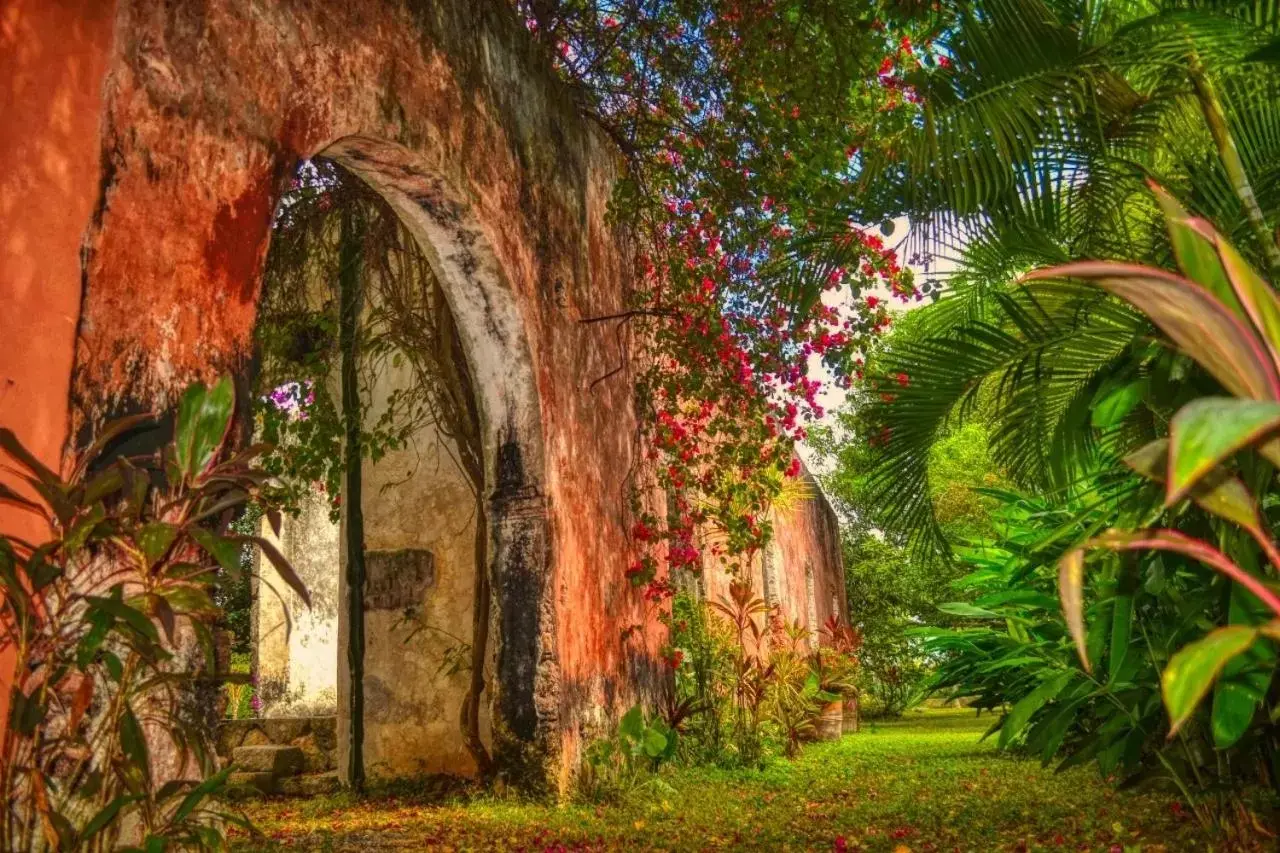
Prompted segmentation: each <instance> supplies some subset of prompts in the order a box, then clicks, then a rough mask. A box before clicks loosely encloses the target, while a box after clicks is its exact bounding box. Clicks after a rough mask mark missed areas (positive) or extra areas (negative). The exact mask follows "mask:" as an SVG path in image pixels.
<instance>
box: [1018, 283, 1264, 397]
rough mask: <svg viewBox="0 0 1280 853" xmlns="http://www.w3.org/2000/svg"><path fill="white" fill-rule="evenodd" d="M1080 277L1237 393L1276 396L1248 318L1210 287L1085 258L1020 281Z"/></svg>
mask: <svg viewBox="0 0 1280 853" xmlns="http://www.w3.org/2000/svg"><path fill="white" fill-rule="evenodd" d="M1046 278H1079V279H1084V280H1086V281H1092V282H1096V283H1097V284H1098V286H1100V287H1102V288H1103V289H1104V290H1107V291H1108V292H1110V293H1113V294H1115V295H1116V296H1118V297H1120V298H1121V299H1123V300H1125V301H1126V302H1128V303H1129V304H1131V305H1133V306H1134V307H1135V308H1137V309H1138V310H1139V311H1141V312H1142V313H1143V314H1146V315H1147V317H1148V318H1149V319H1150V320H1151V322H1153V323H1155V324H1156V325H1157V326H1158V327H1159V328H1160V330H1161V331H1163V332H1164V333H1165V334H1166V335H1168V336H1169V338H1170V339H1171V340H1172V341H1173V342H1174V343H1175V344H1176V345H1177V346H1178V348H1179V349H1180V350H1182V351H1183V352H1184V353H1186V354H1187V355H1188V356H1190V357H1191V358H1193V359H1195V360H1196V361H1197V362H1199V363H1200V365H1201V366H1202V367H1204V369H1205V370H1207V371H1209V373H1210V374H1211V375H1212V376H1213V377H1214V378H1215V379H1217V380H1218V382H1220V383H1221V384H1222V386H1223V387H1224V388H1226V389H1227V390H1228V391H1230V392H1231V393H1233V394H1235V395H1236V396H1238V397H1248V398H1250V399H1254V400H1275V399H1280V374H1277V371H1276V365H1275V363H1274V362H1273V361H1272V359H1271V355H1270V353H1269V352H1268V351H1267V349H1266V347H1264V346H1263V344H1262V341H1261V340H1259V339H1258V336H1257V335H1256V334H1255V333H1254V331H1253V329H1252V328H1250V327H1249V325H1248V324H1247V323H1246V321H1245V320H1244V319H1243V318H1241V317H1237V316H1236V315H1235V314H1234V313H1232V311H1231V309H1230V308H1228V307H1226V306H1225V305H1223V304H1222V302H1221V301H1220V300H1219V299H1217V298H1216V297H1215V296H1214V295H1213V294H1212V293H1211V292H1209V291H1208V290H1206V289H1205V288H1203V287H1201V286H1200V285H1198V284H1196V283H1195V282H1192V281H1189V280H1187V279H1185V278H1183V277H1182V276H1179V275H1175V274H1173V273H1170V272H1168V271H1166V270H1161V269H1156V268H1155V267H1144V266H1139V265H1136V264H1121V263H1114V262H1108V261H1085V262H1081V263H1074V264H1065V265H1062V266H1057V267H1050V268H1048V269H1043V270H1036V271H1035V272H1032V273H1030V274H1028V275H1026V276H1024V277H1023V280H1024V281H1035V280H1039V279H1046Z"/></svg>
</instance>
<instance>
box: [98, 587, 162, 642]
mask: <svg viewBox="0 0 1280 853" xmlns="http://www.w3.org/2000/svg"><path fill="white" fill-rule="evenodd" d="M85 601H86V602H88V604H89V606H90V607H91V608H92V609H95V610H102V611H105V612H107V613H109V614H111V615H112V616H114V617H115V618H117V619H119V620H120V621H122V622H124V623H125V624H127V625H128V626H129V627H130V628H132V629H133V630H135V631H137V632H138V633H139V634H141V635H142V636H144V637H146V638H147V639H148V640H150V641H151V642H153V643H154V642H158V641H159V640H160V635H159V634H158V633H157V632H156V626H155V625H154V624H153V623H152V622H151V620H150V619H148V618H147V616H146V614H144V613H143V612H142V611H140V610H138V609H136V608H134V607H130V606H129V605H128V604H125V603H124V602H123V601H120V600H119V599H116V598H98V597H96V596H92V595H90V596H85Z"/></svg>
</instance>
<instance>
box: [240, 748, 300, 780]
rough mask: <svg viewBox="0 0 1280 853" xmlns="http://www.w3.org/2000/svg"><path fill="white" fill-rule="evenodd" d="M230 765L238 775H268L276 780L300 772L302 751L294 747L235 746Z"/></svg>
mask: <svg viewBox="0 0 1280 853" xmlns="http://www.w3.org/2000/svg"><path fill="white" fill-rule="evenodd" d="M231 763H232V764H234V765H235V768H236V771H237V772H240V773H269V774H271V776H273V777H274V778H276V779H279V778H282V777H284V776H296V775H297V774H299V773H301V772H302V763H303V755H302V750H301V749H299V748H298V747H296V746H277V745H276V744H263V745H262V746H237V747H236V748H235V749H234V750H232V752H231Z"/></svg>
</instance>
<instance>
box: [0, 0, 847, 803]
mask: <svg viewBox="0 0 1280 853" xmlns="http://www.w3.org/2000/svg"><path fill="white" fill-rule="evenodd" d="M5 27H6V28H7V29H0V42H2V43H0V75H3V76H4V78H5V79H10V80H15V81H17V82H16V83H15V89H14V94H13V96H12V98H11V100H10V102H8V104H7V106H6V108H5V121H4V122H3V123H0V151H3V152H4V153H5V155H6V163H8V164H9V168H8V169H6V170H5V171H4V172H3V173H0V210H3V211H4V214H3V215H4V221H5V232H6V236H5V239H4V240H3V241H0V281H3V282H4V285H3V286H4V289H5V303H6V308H7V309H8V310H7V311H5V312H3V313H0V331H2V332H3V333H4V338H5V340H7V341H9V342H16V341H23V342H27V343H26V344H24V345H22V346H13V345H10V346H9V347H7V348H6V351H5V353H4V355H3V356H0V367H2V368H3V369H2V371H0V376H2V381H3V392H2V393H0V421H3V422H4V423H5V424H6V425H7V426H9V427H11V428H12V429H14V430H15V432H17V433H18V435H19V437H20V438H22V440H24V441H25V442H27V443H28V444H29V445H30V446H31V447H33V449H35V451H36V452H37V453H38V454H39V455H40V457H41V458H42V459H44V460H45V461H46V462H50V463H53V464H57V463H58V462H59V461H60V460H61V459H62V458H63V457H64V455H65V454H68V453H71V452H74V449H75V448H77V447H82V446H84V445H85V444H86V443H87V441H88V438H89V436H90V435H91V434H92V432H93V430H94V429H95V428H96V427H97V426H99V425H101V424H102V423H103V422H104V421H106V420H108V419H110V418H113V417H116V416H119V415H122V414H127V413H132V412H138V411H148V410H149V411H163V410H165V409H166V408H167V407H169V406H170V405H171V404H172V403H174V402H175V400H176V395H177V394H178V393H179V392H180V391H181V389H182V388H184V387H185V386H186V385H187V384H188V383H190V382H192V381H194V380H197V379H202V380H210V379H212V378H214V377H216V376H217V375H219V374H221V373H224V372H231V373H233V374H236V375H240V376H243V375H245V373H246V371H247V370H248V365H249V364H250V362H251V359H252V355H253V353H252V340H253V330H254V325H255V322H256V317H257V306H258V300H259V296H260V290H261V275H262V269H263V263H264V259H265V257H266V253H267V251H268V247H269V242H270V234H271V222H272V216H273V211H274V210H275V207H276V204H277V202H278V200H279V198H280V195H281V192H282V190H283V187H284V185H285V183H286V182H287V180H288V179H289V177H290V176H291V175H292V174H293V172H294V170H295V169H296V167H297V164H298V163H299V161H301V160H304V159H307V158H314V157H323V158H327V159H329V160H332V161H334V162H336V163H338V164H339V165H341V166H342V167H343V168H345V169H346V170H348V171H349V172H351V173H352V174H354V175H355V176H357V177H358V178H359V179H360V180H362V181H363V182H365V184H367V185H368V186H369V187H370V188H372V189H373V190H374V191H376V192H377V193H378V194H379V195H380V196H381V197H382V198H383V199H384V200H385V201H386V202H387V203H388V204H389V205H390V207H391V208H392V209H393V210H394V211H395V212H396V214H397V215H398V216H399V217H400V219H401V221H402V222H403V223H404V224H405V226H406V227H407V228H408V229H409V230H410V231H411V232H412V234H413V235H414V238H415V240H416V242H417V244H418V245H419V247H420V248H421V249H422V251H423V252H424V253H425V254H426V256H427V258H428V260H429V261H430V264H431V267H432V270H433V272H434V273H435V275H436V276H437V278H438V279H439V282H440V285H441V287H442V288H443V290H444V293H445V296H446V298H447V301H448V305H449V308H450V310H451V312H452V314H453V317H454V319H455V320H456V323H457V327H458V330H459V335H460V338H461V342H462V346H463V349H464V351H465V354H466V358H467V363H468V367H469V369H470V373H471V376H472V378H473V382H474V386H475V393H476V397H477V404H478V409H479V412H480V424H481V436H480V442H481V445H482V448H483V457H484V459H483V463H484V497H483V499H484V501H485V508H486V517H485V524H486V530H485V531H484V534H485V536H486V537H487V538H486V541H487V543H488V566H489V577H490V580H491V583H492V590H493V596H492V600H493V608H492V610H493V616H492V628H491V641H490V645H491V647H492V650H493V651H492V663H491V667H492V672H491V676H490V681H489V689H487V690H486V693H485V697H486V707H485V710H484V713H485V716H486V718H487V720H486V732H487V733H488V734H487V737H489V739H490V742H491V744H492V747H493V752H494V754H495V758H496V759H497V760H498V761H499V762H507V763H520V764H522V765H523V766H536V767H538V768H540V769H539V771H538V772H544V773H545V774H546V777H547V780H548V782H549V783H550V784H551V785H552V786H553V787H556V786H559V787H563V786H564V785H566V784H567V782H568V780H569V778H570V777H571V775H572V773H573V770H574V768H575V766H576V763H577V759H578V756H579V755H580V751H581V749H582V747H583V745H584V743H585V742H586V741H588V740H589V739H590V738H592V737H594V736H596V735H598V734H599V733H600V732H601V731H603V729H604V727H605V725H606V724H607V723H608V722H609V721H611V720H613V719H616V717H617V716H618V715H619V714H620V713H621V712H622V711H624V710H625V709H626V708H627V707H629V706H630V705H631V704H633V703H634V702H635V701H637V700H639V699H652V698H653V697H656V696H657V695H658V692H659V691H660V690H662V689H663V687H664V684H665V683H666V678H667V675H666V674H665V671H664V669H663V667H662V666H661V664H660V663H659V661H658V652H659V649H660V648H661V645H662V643H663V631H662V628H661V626H660V625H655V624H652V622H651V620H650V622H649V623H647V624H646V627H645V628H644V629H643V630H641V631H638V632H631V633H628V634H626V639H623V636H624V630H625V629H626V628H627V627H628V626H630V625H633V624H636V623H639V622H642V621H645V620H644V619H643V611H642V607H641V605H640V603H639V602H638V601H637V598H638V597H637V596H636V595H635V594H634V592H633V591H632V590H631V589H630V587H629V585H628V584H627V582H626V580H625V578H624V576H623V568H624V567H625V566H626V565H627V564H628V563H629V562H630V561H632V560H634V559H635V557H636V556H637V550H636V544H635V543H633V542H631V541H630V540H629V536H628V530H629V528H630V524H631V519H630V518H629V517H628V512H627V509H626V502H625V500H624V495H625V494H626V485H627V484H626V474H627V472H628V471H629V470H631V469H632V468H633V466H634V465H635V464H636V462H637V460H638V456H639V450H638V448H637V446H636V444H635V435H636V429H635V426H636V413H635V410H634V400H633V394H632V384H631V379H630V376H629V375H628V372H627V371H626V370H623V371H621V372H619V373H617V374H616V375H614V376H612V377H611V378H610V379H609V380H608V381H605V382H600V383H595V380H596V379H598V378H599V377H601V376H603V375H605V374H609V373H610V372H611V371H613V370H615V369H616V368H617V366H618V363H617V359H618V346H617V341H616V339H615V338H614V331H613V329H612V328H611V327H609V326H608V325H607V324H590V323H583V322H582V320H583V319H584V318H590V317H597V316H601V315H608V314H615V313H617V312H619V311H621V310H623V308H624V305H625V300H626V298H627V295H628V293H629V292H630V290H631V288H632V279H631V276H632V266H633V265H632V262H631V259H632V257H633V254H634V247H633V246H632V244H631V242H630V241H629V239H628V236H627V235H626V234H625V233H623V232H622V231H620V230H619V229H617V228H616V227H615V226H613V225H611V224H610V223H609V222H608V220H607V217H606V213H607V205H608V202H609V199H610V195H611V191H612V187H613V183H614V179H615V177H616V175H617V170H618V169H619V155H618V153H617V151H616V150H615V149H614V148H613V146H612V143H611V142H610V141H609V140H608V139H607V137H606V136H605V134H604V133H603V132H602V131H600V130H599V129H598V128H596V127H594V126H593V125H592V124H590V123H589V122H587V121H585V120H583V119H582V118H581V117H580V115H579V113H578V111H577V110H576V109H575V106H574V101H573V96H572V93H571V92H569V91H568V90H567V89H566V88H565V87H564V86H563V85H561V84H560V83H559V82H557V81H556V80H555V79H554V78H553V77H552V76H551V74H550V72H549V71H548V70H547V67H548V61H547V58H546V57H544V56H542V55H540V53H539V48H538V47H537V46H536V45H534V44H533V43H532V42H531V41H530V40H529V39H528V38H527V34H526V33H525V32H524V31H523V29H522V27H521V25H520V24H519V22H518V21H516V20H515V19H514V18H513V17H512V16H511V14H510V12H509V11H508V9H507V8H506V7H505V6H504V5H502V4H500V3H497V2H487V0H486V2H476V0H349V2H344V3H331V2H320V0H274V2H268V3H256V4H246V3H241V2H235V0H191V2H182V3H165V2H160V0H58V2H49V0H16V2H15V3H13V4H10V7H9V12H8V18H7V20H6V22H5ZM241 408H242V411H243V409H244V407H243V406H242V407H241ZM244 426H245V429H244V431H243V432H244V435H245V436H246V438H247V434H248V425H247V424H246V425H244ZM429 443H430V442H428V441H425V440H424V442H423V444H424V445H426V444H429ZM393 463H394V460H392V461H391V462H389V463H388V465H389V466H391V467H388V468H387V472H388V476H391V474H390V472H391V468H392V467H394V464H393ZM401 468H403V466H401ZM417 471H418V473H415V474H413V475H412V476H411V477H410V478H409V479H408V480H406V481H404V482H402V483H401V484H400V485H398V486H395V487H394V488H390V489H388V490H385V491H384V490H381V489H376V488H375V489H369V490H367V491H366V502H365V503H364V504H363V505H364V507H365V510H366V513H367V514H368V516H369V519H370V520H369V523H368V529H369V535H368V539H367V542H366V549H367V551H368V553H369V554H370V556H371V559H370V561H369V562H370V584H369V587H368V592H369V601H370V607H371V610H370V612H369V614H368V616H369V618H368V629H367V630H368V637H369V648H368V652H367V660H368V662H369V663H368V679H367V683H366V690H367V691H368V693H369V696H370V697H371V698H370V706H371V713H370V716H369V718H368V725H367V730H366V744H367V749H368V755H367V764H368V765H369V766H370V768H375V767H377V766H379V765H381V766H382V767H384V768H385V770H386V772H387V773H388V774H390V775H403V774H409V773H416V772H422V771H431V772H434V771H438V770H443V771H449V772H462V773H466V772H469V770H470V768H469V767H468V765H467V761H468V759H467V757H466V753H465V751H462V750H461V748H460V745H459V744H458V743H457V735H456V731H457V722H456V714H457V711H456V708H454V707H450V706H451V705H452V704H453V700H452V699H450V698H449V697H450V696H452V694H450V693H449V691H450V690H452V689H454V687H453V686H451V685H450V682H449V679H448V678H446V677H442V676H440V675H438V674H437V673H435V671H434V670H435V667H436V662H437V661H438V659H439V649H438V648H436V649H434V650H433V651H430V652H427V651H424V652H422V653H421V654H419V653H417V652H414V651H412V650H410V651H406V650H405V649H406V648H409V649H412V648H413V647H412V646H405V645H404V644H403V643H402V642H401V639H400V638H399V637H398V636H397V634H396V630H398V629H396V630H393V628H392V624H393V623H394V621H395V620H396V619H397V618H398V617H399V616H400V615H403V611H404V609H406V608H411V607H413V606H415V604H416V605H417V606H418V607H419V610H420V611H421V612H423V613H425V614H426V615H427V618H428V621H430V620H431V619H437V620H444V619H446V618H447V620H448V621H449V623H450V624H451V625H454V627H453V628H450V627H448V626H444V625H441V626H440V627H443V628H445V630H448V631H450V632H452V633H455V634H459V636H464V637H465V636H466V635H465V634H461V633H459V632H458V631H456V630H455V628H456V627H457V625H462V626H465V627H466V629H467V630H468V631H469V625H470V623H469V619H468V618H466V615H465V614H464V613H462V612H461V609H462V608H461V605H460V604H459V603H458V601H459V599H458V595H459V590H458V578H457V575H456V568H455V567H456V566H457V565H459V564H460V563H462V562H465V559H466V557H465V549H466V548H469V547H472V546H471V544H470V543H471V542H472V541H473V540H472V537H471V535H470V533H468V531H467V529H466V519H465V518H462V517H457V514H456V513H452V514H451V507H455V506H457V505H458V504H459V503H465V502H460V501H459V500H458V498H457V488H458V484H457V483H451V482H450V480H449V477H448V476H447V473H442V472H445V471H446V467H445V466H432V465H428V464H420V465H419V466H418V469H417ZM403 473H404V471H403V470H401V471H399V473H398V475H397V476H399V475H403ZM371 476H374V477H375V478H376V477H377V476H380V474H379V473H378V472H377V471H376V470H375V472H374V474H372V475H371ZM0 512H3V513H4V516H3V523H4V525H5V530H6V532H13V533H17V534H19V535H23V534H24V533H29V532H30V531H29V530H25V531H24V528H23V527H22V525H23V524H26V523H28V521H27V520H26V519H24V518H21V517H19V516H20V515H21V514H16V515H15V514H14V513H12V512H11V511H9V510H7V509H6V510H0ZM319 512H320V510H319V509H317V508H308V509H307V512H306V513H305V514H304V516H303V518H302V520H300V521H298V522H296V523H295V524H294V525H292V526H290V527H288V528H287V529H286V530H284V531H282V537H283V544H284V546H285V549H286V550H287V551H289V552H290V553H291V556H292V557H293V558H294V561H295V562H296V563H297V564H298V565H299V568H300V569H301V570H302V572H303V574H304V575H307V576H308V580H309V581H310V583H311V584H312V585H313V586H312V589H313V590H315V596H316V600H317V607H316V609H315V610H314V611H313V612H312V613H310V614H303V613H299V612H294V613H292V614H291V618H292V619H293V621H294V623H295V625H294V632H293V633H292V634H291V636H290V637H289V639H288V640H287V641H284V640H283V638H282V637H281V636H277V635H276V634H275V633H273V632H272V631H271V630H270V629H271V624H270V620H271V619H272V618H275V617H273V616H272V614H271V613H268V612H265V611H264V610H263V609H260V610H259V612H258V615H257V619H258V627H259V636H258V642H259V652H258V655H259V667H260V670H261V672H262V673H263V674H264V675H267V676H270V677H271V678H278V679H279V680H281V682H282V685H283V686H282V692H281V696H282V697H287V696H288V694H289V692H290V691H294V690H296V691H300V693H299V696H300V697H301V699H302V702H301V704H297V703H295V707H294V708H293V709H292V710H291V709H290V708H289V707H288V703H287V702H285V701H283V700H282V702H281V704H280V705H279V707H280V709H281V710H282V711H290V712H292V711H296V710H298V709H302V708H304V706H305V705H306V703H311V707H310V710H308V713H311V712H312V711H316V710H324V709H326V708H328V707H330V706H329V705H328V704H327V703H329V701H330V699H329V697H330V695H332V696H333V703H334V704H335V705H336V706H337V707H339V708H340V707H341V706H342V695H343V691H344V689H345V688H344V686H343V683H342V676H341V673H342V672H343V671H344V669H345V667H343V666H341V665H339V663H338V662H339V660H340V659H341V657H342V654H343V649H342V638H341V630H340V629H339V631H338V635H337V636H335V634H334V629H333V620H332V619H331V618H330V615H331V612H332V613H336V612H337V611H340V610H341V606H340V599H341V596H342V594H343V593H342V590H341V588H340V585H339V584H337V583H336V582H334V581H336V577H333V576H334V575H335V574H336V569H335V566H336V563H335V562H334V560H333V559H331V558H330V556H329V555H332V556H334V557H336V552H337V551H338V540H339V539H340V535H341V534H340V530H335V529H334V528H333V527H332V526H329V527H326V526H325V525H323V524H318V523H317V524H311V523H309V522H308V520H307V519H309V518H311V516H312V515H315V514H317V513H319ZM839 553H840V552H839V541H838V533H837V530H836V524H835V519H834V514H833V513H832V512H831V510H830V507H829V506H827V504H826V502H825V500H824V499H823V498H822V497H821V495H820V493H817V494H815V495H814V496H813V497H812V499H811V500H808V501H806V502H804V503H803V505H802V506H800V507H799V508H797V509H796V510H794V511H793V512H792V513H790V514H789V515H787V516H785V517H781V518H779V519H778V533H777V541H776V543H775V544H774V546H773V547H772V549H771V551H770V553H769V554H768V555H766V557H765V558H763V559H761V560H760V561H759V566H758V571H759V572H760V577H759V578H758V580H757V588H758V589H761V590H766V591H768V592H769V594H770V595H771V596H773V597H774V598H775V600H776V601H777V602H778V603H779V605H780V606H781V607H782V608H783V610H784V612H786V613H787V614H788V616H789V617H794V618H799V619H801V620H802V621H803V622H805V623H806V624H808V625H809V627H810V628H815V629H816V627H817V625H816V624H814V623H815V622H817V623H821V622H822V621H823V620H825V618H826V617H827V616H828V615H831V614H832V613H836V614H841V615H845V616H847V614H846V613H845V612H844V611H845V604H844V592H843V589H844V585H843V574H842V569H841V565H840V557H839ZM723 583H724V579H723V578H722V577H718V576H717V575H716V573H715V572H714V571H710V572H708V577H707V578H706V592H707V594H708V595H714V594H716V590H717V589H718V588H720V587H721V586H722V585H723ZM265 600H266V599H265V597H262V596H260V597H259V601H260V602H262V601H265ZM331 605H332V611H331V610H330V606H331ZM455 623H456V624H455ZM277 633H278V632H277ZM432 642H435V640H424V648H430V644H431V643H432ZM272 644H276V646H275V647H274V650H273V647H272ZM428 658H431V660H430V661H428ZM326 661H332V663H333V669H332V670H331V671H328V672H326V671H325V667H324V664H325V662H326ZM330 672H331V675H330V674H329V673H330ZM313 675H314V676H315V680H314V681H310V680H309V679H311V678H312V677H313ZM455 686H456V685H455ZM268 711H269V712H270V708H269V709H268ZM342 725H343V723H342V721H341V720H339V725H338V737H337V741H338V743H339V745H340V744H341V743H342V742H343V737H342ZM531 760H532V761H533V764H532V765H530V764H529V762H530V761H531ZM339 766H341V765H339Z"/></svg>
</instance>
